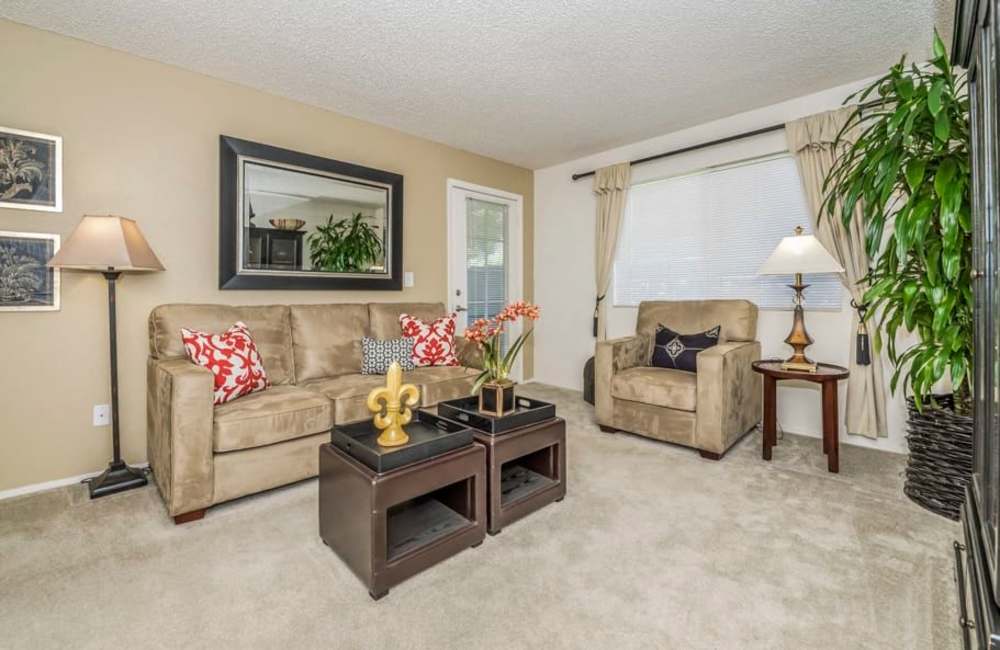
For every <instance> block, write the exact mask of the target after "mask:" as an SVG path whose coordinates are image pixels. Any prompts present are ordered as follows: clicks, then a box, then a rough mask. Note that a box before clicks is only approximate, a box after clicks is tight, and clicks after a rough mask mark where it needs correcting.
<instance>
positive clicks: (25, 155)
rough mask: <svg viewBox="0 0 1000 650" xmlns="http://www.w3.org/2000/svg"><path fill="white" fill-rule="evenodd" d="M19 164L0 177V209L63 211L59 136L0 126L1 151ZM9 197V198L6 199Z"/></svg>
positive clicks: (60, 140) (60, 138) (60, 142)
mask: <svg viewBox="0 0 1000 650" xmlns="http://www.w3.org/2000/svg"><path fill="white" fill-rule="evenodd" d="M5 148H6V149H8V150H13V149H15V148H17V151H16V152H14V153H13V155H12V156H11V157H12V158H17V159H19V160H20V161H21V165H20V168H21V173H20V174H19V175H18V173H17V168H16V167H15V168H14V171H13V172H9V175H8V176H7V177H6V178H5V177H3V176H0V208H13V209H15V210H40V211H42V212H62V210H63V196H62V180H63V179H62V137H61V136H58V135H49V134H47V133H36V132H34V131H24V130H22V129H13V128H8V127H4V126H0V149H5ZM6 195H9V196H6Z"/></svg>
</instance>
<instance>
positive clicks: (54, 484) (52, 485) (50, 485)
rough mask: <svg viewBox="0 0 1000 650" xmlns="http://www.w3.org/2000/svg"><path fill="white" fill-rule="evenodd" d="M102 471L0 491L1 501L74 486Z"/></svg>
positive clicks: (147, 464) (142, 467)
mask: <svg viewBox="0 0 1000 650" xmlns="http://www.w3.org/2000/svg"><path fill="white" fill-rule="evenodd" d="M132 467H139V468H141V469H145V468H147V467H149V463H139V464H136V465H132ZM103 472H104V470H103V469H102V470H101V471H99V472H90V473H88V474H80V475H79V476H67V477H66V478H57V479H55V480H54V481H45V482H44V483H33V484H32V485H22V486H21V487H16V488H11V489H10V490H3V491H0V501H3V500H4V499H13V498H14V497H19V496H23V495H25V494H34V493H35V492H45V491H47V490H55V489H56V488H61V487H66V486H67V485H73V484H75V483H82V482H83V481H86V480H87V479H88V478H94V477H95V476H98V475H100V474H101V473H103Z"/></svg>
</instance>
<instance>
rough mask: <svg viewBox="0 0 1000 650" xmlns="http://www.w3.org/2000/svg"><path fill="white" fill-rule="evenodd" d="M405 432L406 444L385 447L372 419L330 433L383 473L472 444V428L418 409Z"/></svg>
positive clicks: (337, 442) (337, 443)
mask: <svg viewBox="0 0 1000 650" xmlns="http://www.w3.org/2000/svg"><path fill="white" fill-rule="evenodd" d="M403 430H404V431H406V434H407V435H408V436H410V440H409V441H408V442H407V443H406V444H405V445H400V446H398V447H382V446H380V445H379V444H378V443H377V442H376V441H375V440H376V439H377V438H378V437H379V434H381V433H382V432H381V431H380V430H378V429H376V428H375V425H374V424H372V421H371V420H362V421H360V422H351V423H349V424H338V425H336V426H334V427H333V429H332V430H331V431H330V443H331V444H332V445H333V446H334V447H336V448H337V449H340V450H341V451H343V452H344V453H345V454H347V455H348V456H350V457H351V458H355V459H357V460H359V461H361V462H362V463H363V464H365V465H367V466H368V467H370V468H372V469H373V470H375V471H376V472H378V473H379V474H382V473H384V472H388V471H390V470H393V469H396V468H398V467H402V466H403V465H409V464H411V463H416V462H420V461H422V460H427V459H428V458H433V457H434V456H440V455H441V454H444V453H446V452H449V451H452V450H453V449H458V448H459V447H464V446H466V445H470V444H472V430H471V429H469V428H468V426H466V425H464V424H461V423H459V422H452V421H450V420H446V419H444V418H442V417H438V416H436V415H434V414H433V413H427V412H426V411H420V410H414V412H413V420H412V421H411V422H410V423H409V424H407V425H406V426H404V427H403Z"/></svg>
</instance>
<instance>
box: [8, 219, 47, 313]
mask: <svg viewBox="0 0 1000 650" xmlns="http://www.w3.org/2000/svg"><path fill="white" fill-rule="evenodd" d="M57 250H59V235H45V234H40V233H35V232H7V231H3V230H0V311H58V310H59V269H50V268H49V267H47V266H45V264H46V263H47V262H48V261H49V260H50V259H52V256H53V255H55V254H56V251H57Z"/></svg>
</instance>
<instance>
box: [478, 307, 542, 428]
mask: <svg viewBox="0 0 1000 650" xmlns="http://www.w3.org/2000/svg"><path fill="white" fill-rule="evenodd" d="M538 311H539V310H538V305H532V304H530V303H526V302H524V301H523V300H519V301H517V302H512V303H511V304H509V305H507V306H506V307H504V308H503V309H502V310H500V313H498V314H497V315H496V316H494V317H493V318H480V319H477V320H476V321H475V322H473V323H472V325H470V326H469V327H468V329H466V330H465V334H464V336H465V338H466V339H467V340H469V341H472V342H474V343H476V344H477V345H478V346H479V348H480V349H481V350H482V352H483V371H482V372H480V373H479V376H478V377H476V382H475V384H473V386H472V392H473V393H476V392H478V393H479V410H480V411H483V412H487V413H490V414H492V415H496V416H498V417H500V416H502V415H504V414H505V413H507V412H509V411H513V410H514V382H513V381H511V379H510V373H511V371H512V370H513V368H514V362H515V361H517V355H518V354H520V353H521V348H523V347H524V344H525V342H526V341H527V340H528V337H529V336H530V335H531V332H532V330H528V331H526V332H522V333H521V335H520V336H518V337H517V338H516V339H514V341H513V342H512V343H511V344H510V346H508V347H507V350H506V351H505V350H504V346H503V343H504V334H505V333H506V332H507V327H508V325H509V324H510V323H514V322H516V321H517V320H520V319H527V320H531V321H535V320H538Z"/></svg>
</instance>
